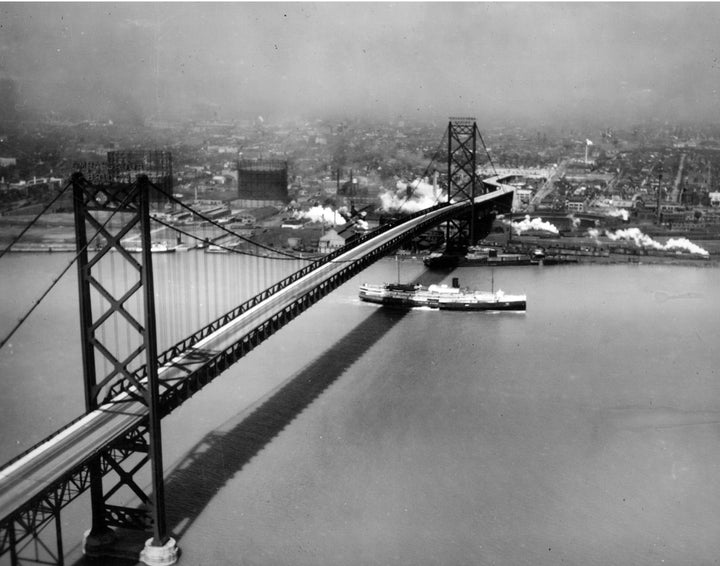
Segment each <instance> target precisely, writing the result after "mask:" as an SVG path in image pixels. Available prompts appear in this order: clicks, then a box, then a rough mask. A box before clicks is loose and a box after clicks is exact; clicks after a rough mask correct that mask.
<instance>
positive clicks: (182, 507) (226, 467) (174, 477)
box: [76, 272, 447, 566]
mask: <svg viewBox="0 0 720 566" xmlns="http://www.w3.org/2000/svg"><path fill="white" fill-rule="evenodd" d="M446 275H447V273H443V272H425V273H424V274H422V275H421V276H420V277H419V278H418V279H417V280H416V281H415V282H416V283H417V282H422V283H423V284H425V285H427V284H431V283H438V282H439V281H441V280H442V279H443V278H444V277H445V276H446ZM406 314H407V311H404V310H396V309H385V308H377V309H375V310H374V311H373V312H372V314H371V315H370V316H369V317H368V318H367V319H365V320H364V321H363V322H361V323H360V324H359V325H358V326H356V327H355V328H353V329H352V330H351V331H350V332H349V333H347V334H346V335H345V336H343V337H342V338H340V339H339V340H338V341H337V342H336V343H335V344H333V346H332V347H331V348H330V349H328V350H327V351H325V352H324V353H323V354H321V355H320V356H319V357H317V358H316V359H315V360H314V361H312V362H311V363H310V364H308V365H307V366H305V367H304V368H303V369H302V370H300V371H299V372H298V373H297V374H295V375H293V376H292V377H290V378H289V379H288V380H287V381H286V382H285V383H284V384H283V385H281V386H280V387H279V388H278V389H276V390H275V391H274V392H272V393H271V394H269V396H268V397H267V398H266V399H264V400H261V401H260V402H259V403H258V405H257V406H256V407H255V408H254V409H252V410H251V412H250V413H249V414H248V415H247V416H245V417H244V418H242V417H241V416H240V415H238V416H236V417H234V418H233V419H231V421H230V422H232V421H233V420H236V419H238V418H240V420H239V421H238V422H237V424H236V425H235V426H233V427H232V428H230V429H229V430H227V431H225V430H221V431H220V430H214V431H211V432H209V433H208V434H206V435H205V437H204V438H203V439H202V440H201V441H200V442H198V443H197V444H196V445H195V446H194V447H193V448H192V449H191V450H190V451H189V452H188V454H187V455H186V456H185V458H184V459H183V460H182V461H181V462H180V463H179V464H178V465H177V466H176V468H175V469H174V470H173V471H172V472H170V474H169V476H168V477H167V478H166V480H165V493H166V499H167V501H166V507H167V525H168V530H169V531H170V534H171V536H173V537H174V538H175V539H176V540H178V543H179V546H180V547H181V548H182V537H183V535H184V534H185V533H186V532H187V531H188V530H189V528H190V527H191V526H192V524H193V523H194V521H195V519H196V518H197V517H198V516H199V515H200V513H201V512H202V511H203V509H205V508H206V507H207V505H208V504H209V503H210V502H211V501H212V499H213V498H214V497H215V495H216V494H217V493H218V492H219V491H220V490H221V489H222V487H223V486H224V485H225V484H226V483H227V482H228V481H229V480H231V479H232V478H233V476H235V475H236V474H237V473H238V472H239V471H241V470H242V469H243V467H245V465H247V464H248V463H249V462H250V461H251V460H252V459H253V458H254V457H255V456H256V455H257V454H258V453H259V452H260V451H261V450H262V449H263V448H264V447H265V446H267V445H268V444H270V442H272V440H273V439H274V438H275V437H277V436H278V435H279V434H280V433H281V432H282V431H283V429H285V428H286V427H287V426H288V425H289V424H291V423H292V421H293V420H295V418H296V417H297V416H299V415H300V414H301V413H302V412H303V411H304V410H305V409H306V408H307V407H309V406H310V405H311V404H312V403H313V401H315V399H317V398H318V397H320V395H321V394H322V393H323V392H324V391H325V390H326V389H327V388H328V387H330V385H332V384H333V383H334V382H335V381H336V380H337V379H338V378H339V377H340V376H341V375H342V374H343V373H344V372H345V371H346V370H347V369H348V368H350V367H351V366H352V365H353V364H354V363H355V362H357V361H358V360H359V359H360V358H361V357H362V356H363V355H364V354H365V353H366V352H367V351H368V350H369V349H370V348H371V347H372V346H373V345H374V344H375V343H377V342H379V341H380V340H382V338H383V336H384V335H385V334H386V333H388V332H389V331H390V330H391V329H392V328H393V327H394V326H395V325H396V324H397V323H399V322H400V321H401V320H402V319H403V318H404V317H405V316H406ZM240 363H242V362H240ZM97 563H98V562H92V561H89V562H86V561H85V560H83V559H81V560H80V561H78V562H77V563H76V566H80V565H83V564H97ZM102 563H103V564H108V565H110V564H117V565H121V564H124V565H127V564H128V562H127V561H115V560H113V561H111V562H105V561H103V562H102Z"/></svg>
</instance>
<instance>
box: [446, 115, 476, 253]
mask: <svg viewBox="0 0 720 566" xmlns="http://www.w3.org/2000/svg"><path fill="white" fill-rule="evenodd" d="M477 132H478V129H477V124H476V123H475V118H450V122H449V124H448V169H447V176H448V201H449V202H458V201H463V200H469V201H470V202H473V201H474V199H475V197H476V196H479V195H480V194H482V192H478V186H477V185H478V183H477V163H476V150H477V138H476V133H477ZM475 212H476V211H475V210H474V209H470V210H469V211H468V213H467V214H466V215H463V216H461V217H458V218H454V219H452V220H450V221H448V222H447V224H446V225H445V241H446V242H447V246H448V247H460V246H464V245H474V244H475V242H476V239H477V238H476V234H475V232H476V230H475V224H476V220H475Z"/></svg>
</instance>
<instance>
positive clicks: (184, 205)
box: [153, 185, 306, 260]
mask: <svg viewBox="0 0 720 566" xmlns="http://www.w3.org/2000/svg"><path fill="white" fill-rule="evenodd" d="M153 186H155V185H153ZM156 188H157V189H158V190H159V191H160V192H162V193H163V194H164V195H165V196H166V197H168V198H169V199H170V201H171V202H174V203H177V204H179V205H180V206H182V207H183V208H184V209H186V210H188V211H189V212H191V213H192V214H194V215H195V216H199V217H200V218H201V219H202V220H204V221H206V222H209V223H210V224H212V225H213V226H215V227H216V228H220V230H222V231H223V232H225V233H226V234H229V235H230V236H233V237H235V238H238V239H240V240H243V241H244V242H247V243H249V244H252V245H254V246H257V247H259V248H263V249H265V250H268V251H271V252H273V253H275V254H279V255H283V256H286V257H288V258H290V259H299V260H305V259H306V258H304V257H300V256H296V255H293V254H291V253H288V252H284V251H282V250H276V249H275V248H273V247H271V246H268V245H266V244H261V243H259V242H255V241H253V240H251V239H250V238H246V237H245V236H242V235H240V234H238V233H236V232H233V231H232V230H230V229H228V228H226V227H225V226H223V225H222V224H219V223H218V222H215V221H214V220H213V219H212V218H209V217H207V216H205V215H204V214H202V213H201V212H198V211H197V210H195V209H194V208H192V207H190V206H188V205H187V204H185V203H184V202H182V201H181V200H179V199H177V198H175V196H174V195H171V194H169V193H167V192H165V190H163V189H162V188H160V187H156ZM155 220H157V219H155ZM171 227H172V228H174V227H173V226H171ZM192 237H195V236H192ZM196 239H197V238H196ZM231 251H232V250H231ZM235 251H236V252H237V253H245V252H241V251H239V250H235ZM246 255H256V254H246ZM260 257H266V256H260ZM269 259H280V258H274V257H273V258H269Z"/></svg>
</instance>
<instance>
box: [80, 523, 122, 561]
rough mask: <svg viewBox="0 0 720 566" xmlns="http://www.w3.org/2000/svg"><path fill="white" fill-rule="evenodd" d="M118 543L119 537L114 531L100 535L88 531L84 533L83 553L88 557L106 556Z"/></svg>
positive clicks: (106, 531) (107, 531) (100, 533)
mask: <svg viewBox="0 0 720 566" xmlns="http://www.w3.org/2000/svg"><path fill="white" fill-rule="evenodd" d="M116 542H117V535H116V534H115V531H113V530H112V529H106V530H104V531H102V532H99V533H93V532H92V531H90V530H88V531H85V532H84V533H83V541H82V551H83V554H85V555H86V556H92V557H99V556H106V554H105V552H106V551H107V550H108V549H110V548H112V547H113V546H114V545H115V543H116Z"/></svg>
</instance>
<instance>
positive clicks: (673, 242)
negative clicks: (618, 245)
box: [605, 228, 710, 256]
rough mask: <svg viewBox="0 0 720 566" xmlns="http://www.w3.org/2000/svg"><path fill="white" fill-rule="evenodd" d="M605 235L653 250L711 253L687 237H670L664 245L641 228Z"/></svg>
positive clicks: (606, 233) (699, 253) (705, 254)
mask: <svg viewBox="0 0 720 566" xmlns="http://www.w3.org/2000/svg"><path fill="white" fill-rule="evenodd" d="M605 235H606V236H607V237H608V238H610V239H611V240H612V241H614V242H615V241H618V240H625V241H628V242H633V243H634V244H635V245H636V246H638V247H640V248H646V249H651V250H661V251H673V250H677V251H686V252H688V253H692V254H698V255H703V256H708V255H710V253H709V252H708V251H707V250H705V249H703V248H701V247H700V246H698V245H697V244H694V243H692V242H691V241H690V240H688V239H687V238H670V239H669V240H668V241H667V242H666V243H665V244H664V245H663V244H661V243H660V242H656V241H655V240H653V239H652V238H651V237H650V236H648V235H647V234H644V233H643V232H642V231H641V230H640V229H639V228H627V229H625V230H617V231H615V232H605Z"/></svg>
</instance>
